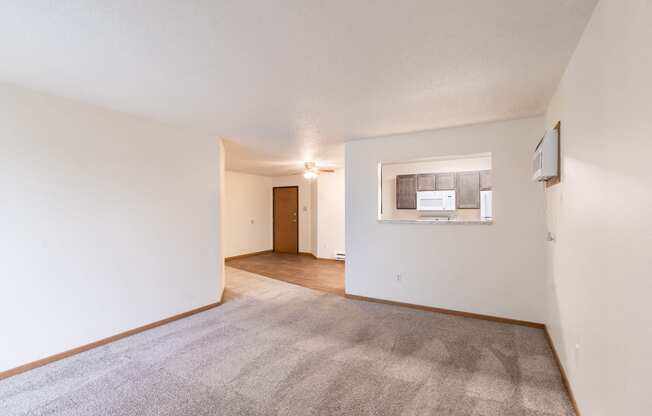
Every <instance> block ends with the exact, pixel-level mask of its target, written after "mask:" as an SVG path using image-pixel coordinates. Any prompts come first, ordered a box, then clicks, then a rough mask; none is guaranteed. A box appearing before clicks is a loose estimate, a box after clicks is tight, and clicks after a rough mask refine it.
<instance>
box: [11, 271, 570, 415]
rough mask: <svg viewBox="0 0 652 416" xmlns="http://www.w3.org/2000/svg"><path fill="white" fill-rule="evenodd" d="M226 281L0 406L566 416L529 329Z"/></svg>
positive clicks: (33, 411) (19, 384)
mask: <svg viewBox="0 0 652 416" xmlns="http://www.w3.org/2000/svg"><path fill="white" fill-rule="evenodd" d="M227 278H228V282H227V285H228V291H227V300H226V302H225V304H224V305H221V306H219V307H218V308H215V309H212V310H210V311H207V312H204V313H201V314H198V315H194V316H192V317H190V318H187V319H184V320H180V321H177V322H174V323H172V324H169V325H165V326H162V327H159V328H156V329H153V330H150V331H147V332H144V333H141V334H139V335H136V336H133V337H130V338H127V339H124V340H121V341H118V342H115V343H113V344H110V345H107V346H104V347H101V348H97V349H95V350H92V351H88V352H86V353H83V354H80V355H78V356H75V357H71V358H69V359H66V360H63V361H59V362H56V363H53V364H51V365H49V366H46V367H42V368H39V369H36V370H33V371H31V372H28V373H25V374H22V375H19V376H16V377H13V378H10V379H7V380H3V381H0V414H2V415H23V414H26V415H134V416H136V415H138V416H141V415H189V416H190V415H192V416H201V415H215V416H217V415H220V416H228V415H473V416H480V415H508V416H516V415H526V416H549V415H572V414H573V412H572V410H571V406H570V404H569V401H568V398H567V397H566V394H565V391H564V388H563V386H562V382H561V379H560V375H559V372H558V369H557V367H556V365H555V362H554V359H553V357H552V355H551V351H550V349H549V347H548V344H547V342H546V339H545V336H544V334H543V331H541V330H537V329H531V328H524V327H518V326H512V325H504V324H498V323H493V322H486V321H479V320H473V319H467V318H459V317H451V316H447V315H440V314H434V313H430V312H422V311H416V310H411V309H407V308H402V307H396V306H389V305H381V304H374V303H367V302H363V301H353V300H349V299H344V298H342V297H339V296H334V295H330V294H326V293H322V292H317V291H313V290H310V289H306V288H302V287H298V286H293V285H290V284H288V283H284V282H279V281H276V280H272V279H267V278H264V277H260V276H257V275H253V274H250V273H248V272H245V271H241V270H236V269H232V268H227Z"/></svg>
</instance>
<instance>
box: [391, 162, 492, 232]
mask: <svg viewBox="0 0 652 416" xmlns="http://www.w3.org/2000/svg"><path fill="white" fill-rule="evenodd" d="M478 170H491V156H482V157H461V156H460V157H459V158H454V159H444V160H430V161H426V162H423V161H421V162H417V161H412V162H406V163H394V162H390V163H384V164H383V170H382V199H383V212H382V215H381V218H382V219H396V220H416V219H419V218H420V215H419V213H418V212H417V211H416V210H415V209H397V208H396V175H410V174H419V173H442V172H465V171H478ZM455 215H456V217H457V218H458V219H468V220H477V221H479V220H480V219H481V218H480V210H479V209H458V210H456V213H455Z"/></svg>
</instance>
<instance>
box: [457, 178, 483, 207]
mask: <svg viewBox="0 0 652 416" xmlns="http://www.w3.org/2000/svg"><path fill="white" fill-rule="evenodd" d="M456 194H457V195H456V199H457V208H461V209H464V208H474V209H479V208H480V172H459V173H458V174H457V191H456Z"/></svg>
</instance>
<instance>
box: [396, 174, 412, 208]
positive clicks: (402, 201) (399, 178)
mask: <svg viewBox="0 0 652 416" xmlns="http://www.w3.org/2000/svg"><path fill="white" fill-rule="evenodd" d="M416 208H417V175H396V209H416Z"/></svg>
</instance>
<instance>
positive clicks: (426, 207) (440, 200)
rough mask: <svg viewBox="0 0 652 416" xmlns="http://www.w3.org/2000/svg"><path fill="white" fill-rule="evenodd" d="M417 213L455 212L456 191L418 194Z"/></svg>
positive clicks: (422, 192)
mask: <svg viewBox="0 0 652 416" xmlns="http://www.w3.org/2000/svg"><path fill="white" fill-rule="evenodd" d="M417 211H422V212H424V213H428V212H431V213H436V212H441V213H446V212H452V211H455V191H421V192H417Z"/></svg>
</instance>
